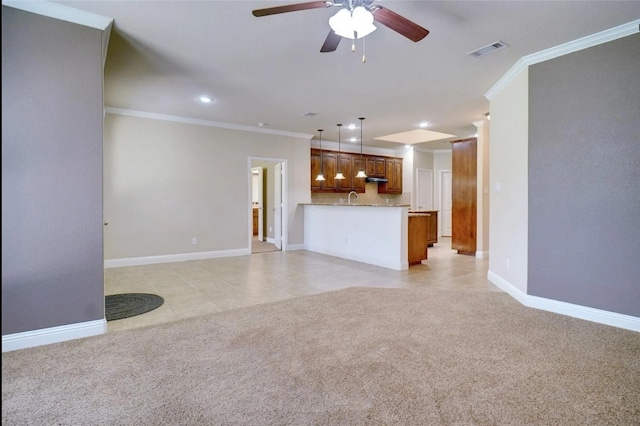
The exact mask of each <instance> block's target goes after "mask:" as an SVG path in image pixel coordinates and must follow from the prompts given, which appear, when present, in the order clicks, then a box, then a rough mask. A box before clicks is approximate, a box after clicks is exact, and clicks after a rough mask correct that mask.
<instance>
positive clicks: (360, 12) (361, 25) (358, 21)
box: [351, 6, 376, 38]
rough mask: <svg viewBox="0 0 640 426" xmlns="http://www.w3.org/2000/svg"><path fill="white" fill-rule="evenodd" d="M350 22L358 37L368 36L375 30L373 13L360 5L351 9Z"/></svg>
mask: <svg viewBox="0 0 640 426" xmlns="http://www.w3.org/2000/svg"><path fill="white" fill-rule="evenodd" d="M351 22H352V25H353V28H354V30H355V31H356V33H357V34H358V38H362V37H365V36H368V35H369V34H371V33H372V32H374V31H375V30H376V26H375V25H373V13H371V12H369V11H368V10H367V9H365V8H364V7H362V6H358V7H356V8H355V9H353V13H352V14H351Z"/></svg>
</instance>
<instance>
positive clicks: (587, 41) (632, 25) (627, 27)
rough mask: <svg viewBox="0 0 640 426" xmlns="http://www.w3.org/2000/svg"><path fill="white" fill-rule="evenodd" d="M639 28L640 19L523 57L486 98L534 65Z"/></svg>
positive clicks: (607, 40) (622, 35)
mask: <svg viewBox="0 0 640 426" xmlns="http://www.w3.org/2000/svg"><path fill="white" fill-rule="evenodd" d="M639 26H640V19H637V20H635V21H631V22H629V23H627V24H623V25H620V26H617V27H614V28H610V29H608V30H605V31H601V32H599V33H596V34H592V35H589V36H586V37H582V38H579V39H577V40H573V41H570V42H568V43H564V44H560V45H558V46H555V47H551V48H549V49H545V50H541V51H540V52H537V53H532V54H531V55H527V56H523V57H522V58H520V60H519V61H518V62H516V64H515V65H514V66H513V67H511V69H510V70H509V71H507V73H506V74H505V75H504V76H502V78H501V79H500V80H498V82H497V83H496V84H495V85H494V86H493V87H492V88H491V89H489V91H488V92H487V93H486V94H485V95H484V96H485V98H487V99H488V100H491V99H493V97H494V96H496V95H497V94H498V93H500V92H501V91H502V89H504V88H505V87H506V86H508V85H509V84H510V83H511V82H512V81H513V80H514V79H515V78H516V77H517V76H518V74H520V72H522V71H523V70H524V69H526V68H527V67H529V66H531V65H533V64H537V63H539V62H544V61H548V60H550V59H554V58H557V57H558V56H563V55H567V54H569V53H573V52H577V51H579V50H583V49H587V48H589V47H593V46H597V45H599V44H602V43H607V42H609V41H613V40H617V39H619V38H622V37H626V36H629V35H631V34H635V33H638V32H640V28H639Z"/></svg>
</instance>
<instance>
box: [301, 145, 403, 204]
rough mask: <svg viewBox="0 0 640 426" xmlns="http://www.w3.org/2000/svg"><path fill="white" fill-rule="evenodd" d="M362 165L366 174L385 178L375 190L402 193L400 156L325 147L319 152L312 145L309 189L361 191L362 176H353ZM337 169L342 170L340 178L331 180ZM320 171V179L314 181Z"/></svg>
mask: <svg viewBox="0 0 640 426" xmlns="http://www.w3.org/2000/svg"><path fill="white" fill-rule="evenodd" d="M363 168H364V171H365V173H366V174H367V176H368V177H379V178H386V179H388V180H389V183H386V184H384V183H381V184H379V185H378V192H379V193H385V194H402V158H395V157H382V156H375V155H361V154H352V153H349V152H341V153H338V152H336V151H327V150H322V152H320V150H319V149H316V148H312V149H311V192H338V193H342V192H350V191H356V192H359V193H363V192H364V190H365V185H366V179H365V178H357V177H355V176H356V174H357V173H358V170H361V169H363ZM338 171H340V172H342V174H343V175H344V177H345V178H344V179H342V180H336V179H335V176H336V173H337V172H338ZM320 172H322V173H323V175H324V177H325V180H324V181H317V180H316V177H317V176H318V174H319V173H320Z"/></svg>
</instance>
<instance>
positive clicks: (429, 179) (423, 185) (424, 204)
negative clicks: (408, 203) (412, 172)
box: [416, 169, 433, 210]
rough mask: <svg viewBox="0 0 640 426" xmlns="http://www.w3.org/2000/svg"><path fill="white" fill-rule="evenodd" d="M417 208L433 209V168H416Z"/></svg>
mask: <svg viewBox="0 0 640 426" xmlns="http://www.w3.org/2000/svg"><path fill="white" fill-rule="evenodd" d="M416 210H433V170H428V169H416Z"/></svg>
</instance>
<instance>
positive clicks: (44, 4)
mask: <svg viewBox="0 0 640 426" xmlns="http://www.w3.org/2000/svg"><path fill="white" fill-rule="evenodd" d="M2 5H3V6H9V7H13V8H14V9H20V10H24V11H25V12H30V13H35V14H37V15H42V16H47V17H49V18H54V19H60V20H61V21H67V22H72V23H74V24H79V25H84V26H85V27H91V28H96V29H99V30H102V31H105V30H107V28H109V27H110V26H111V23H112V22H113V18H107V17H106V16H101V15H97V14H95V13H91V12H85V11H84V10H79V9H75V8H73V7H69V6H64V5H61V4H58V3H53V2H49V1H12V0H2Z"/></svg>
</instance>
